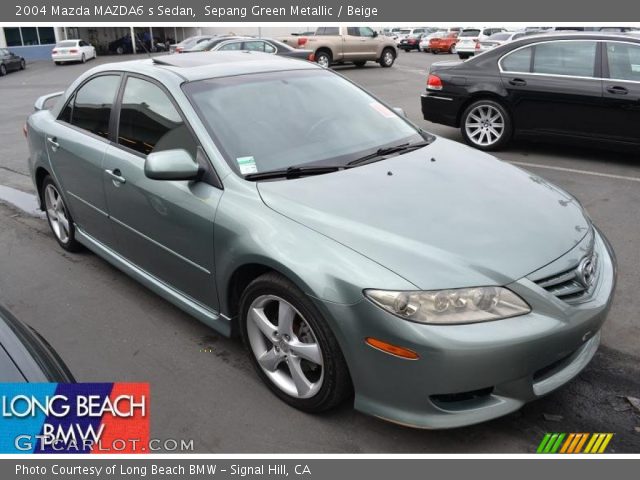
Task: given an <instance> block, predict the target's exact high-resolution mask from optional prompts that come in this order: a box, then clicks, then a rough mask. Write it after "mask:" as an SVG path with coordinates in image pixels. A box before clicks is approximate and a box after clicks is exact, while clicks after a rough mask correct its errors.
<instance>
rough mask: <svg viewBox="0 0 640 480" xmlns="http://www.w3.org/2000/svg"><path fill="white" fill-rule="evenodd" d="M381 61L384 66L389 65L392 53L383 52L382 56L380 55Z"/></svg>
mask: <svg viewBox="0 0 640 480" xmlns="http://www.w3.org/2000/svg"><path fill="white" fill-rule="evenodd" d="M407 52H408V50H407ZM382 61H383V62H384V64H385V65H391V64H392V63H393V53H391V52H390V51H389V50H387V51H386V52H384V54H383V55H382Z"/></svg>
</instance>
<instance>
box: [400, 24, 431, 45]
mask: <svg viewBox="0 0 640 480" xmlns="http://www.w3.org/2000/svg"><path fill="white" fill-rule="evenodd" d="M428 32H429V29H428V28H403V29H401V30H399V31H398V32H396V38H395V41H396V45H397V46H398V47H399V46H400V42H401V41H402V40H403V39H405V38H407V37H411V36H417V35H422V34H425V33H428Z"/></svg>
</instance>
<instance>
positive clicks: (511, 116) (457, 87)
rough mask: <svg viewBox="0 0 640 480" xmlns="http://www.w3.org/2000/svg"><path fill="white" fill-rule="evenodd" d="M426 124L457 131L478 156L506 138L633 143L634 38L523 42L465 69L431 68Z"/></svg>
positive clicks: (639, 48) (574, 36) (638, 95)
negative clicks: (449, 127) (476, 151)
mask: <svg viewBox="0 0 640 480" xmlns="http://www.w3.org/2000/svg"><path fill="white" fill-rule="evenodd" d="M422 114H423V116H424V118H425V119H426V120H429V121H432V122H435V123H441V124H444V125H449V126H452V127H457V128H460V130H461V132H462V135H463V137H464V139H465V141H466V142H467V143H468V144H469V145H471V146H473V147H476V148H479V149H481V150H496V149H499V148H501V147H504V146H505V145H506V144H507V143H508V142H509V141H510V140H511V138H512V137H513V136H514V135H518V136H528V137H536V138H539V137H540V136H542V135H545V136H549V137H558V138H565V139H566V138H568V139H573V140H578V141H580V142H586V141H589V142H592V141H596V142H603V141H606V142H611V143H612V144H618V145H623V146H632V147H636V146H637V145H639V144H640V128H638V125H640V39H639V38H637V37H634V36H631V35H624V34H602V33H566V34H562V35H558V34H544V35H536V36H532V37H526V38H524V39H521V40H517V41H514V42H510V43H508V44H505V45H503V46H500V47H497V48H495V49H493V50H490V51H488V52H486V53H483V54H481V55H478V56H476V57H474V58H472V59H470V60H467V61H465V62H458V61H455V62H440V63H435V64H433V65H432V66H431V70H430V72H429V76H428V79H427V91H426V93H424V94H423V95H422Z"/></svg>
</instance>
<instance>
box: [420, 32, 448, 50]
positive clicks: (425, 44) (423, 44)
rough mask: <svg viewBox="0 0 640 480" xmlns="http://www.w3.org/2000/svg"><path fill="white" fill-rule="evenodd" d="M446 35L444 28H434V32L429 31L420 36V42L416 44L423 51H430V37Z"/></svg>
mask: <svg viewBox="0 0 640 480" xmlns="http://www.w3.org/2000/svg"><path fill="white" fill-rule="evenodd" d="M446 35H447V31H446V30H436V31H435V32H431V33H428V34H426V35H423V36H422V38H420V43H419V44H418V47H419V48H420V50H422V51H423V52H430V51H431V46H430V43H431V39H432V38H442V37H444V36H446Z"/></svg>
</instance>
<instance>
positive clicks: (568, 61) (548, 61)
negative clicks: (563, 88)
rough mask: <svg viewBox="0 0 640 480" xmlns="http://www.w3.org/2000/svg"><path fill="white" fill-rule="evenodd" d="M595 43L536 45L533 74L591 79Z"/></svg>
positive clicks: (578, 42)
mask: <svg viewBox="0 0 640 480" xmlns="http://www.w3.org/2000/svg"><path fill="white" fill-rule="evenodd" d="M595 60H596V42H590V41H585V42H582V41H577V42H572V41H570V42H562V41H560V42H549V43H540V44H538V45H536V53H535V58H534V60H533V71H534V73H547V74H553V75H573V76H577V77H593V69H594V64H595Z"/></svg>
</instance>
